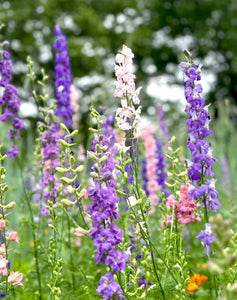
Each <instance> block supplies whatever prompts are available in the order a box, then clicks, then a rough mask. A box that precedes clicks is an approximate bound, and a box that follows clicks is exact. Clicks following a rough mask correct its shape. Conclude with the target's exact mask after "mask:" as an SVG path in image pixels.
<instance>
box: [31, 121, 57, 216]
mask: <svg viewBox="0 0 237 300" xmlns="http://www.w3.org/2000/svg"><path fill="white" fill-rule="evenodd" d="M58 131H59V126H58V124H57V123H54V124H52V125H51V127H50V128H49V130H48V131H45V132H44V133H43V134H42V136H41V137H40V138H39V140H40V141H41V155H42V161H40V162H39V164H41V165H42V166H43V176H42V184H37V185H36V187H35V192H36V193H35V194H34V196H33V198H32V200H33V201H38V200H39V199H40V198H41V194H42V195H43V197H44V199H45V203H43V205H42V207H41V214H42V215H45V216H48V215H49V211H48V209H47V208H46V205H47V203H48V201H49V200H50V201H52V202H53V203H54V204H55V205H57V203H56V200H57V195H58V188H59V186H61V183H59V182H57V179H56V177H55V173H56V171H55V169H56V167H57V166H58V163H59V160H58V158H57V156H58V154H59V140H60V137H59V135H58Z"/></svg>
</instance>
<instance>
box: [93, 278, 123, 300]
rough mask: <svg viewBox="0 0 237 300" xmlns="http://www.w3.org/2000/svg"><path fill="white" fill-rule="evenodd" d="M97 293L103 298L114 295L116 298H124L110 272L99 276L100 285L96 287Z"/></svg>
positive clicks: (119, 299)
mask: <svg viewBox="0 0 237 300" xmlns="http://www.w3.org/2000/svg"><path fill="white" fill-rule="evenodd" d="M97 293H98V294H99V295H102V296H103V297H104V298H103V299H104V300H111V299H112V297H114V296H115V298H113V299H116V300H124V299H125V297H124V296H123V295H122V290H121V287H120V286H119V285H118V284H117V283H116V282H115V281H114V276H113V274H112V273H107V274H106V275H105V276H103V277H101V279H100V285H99V286H98V288H97Z"/></svg>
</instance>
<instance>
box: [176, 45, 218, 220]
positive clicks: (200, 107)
mask: <svg viewBox="0 0 237 300" xmlns="http://www.w3.org/2000/svg"><path fill="white" fill-rule="evenodd" d="M185 53H186V55H188V52H187V51H186V52H185ZM188 59H189V62H182V63H180V68H181V70H182V71H183V75H184V86H185V97H186V100H187V106H186V109H185V112H186V113H187V114H188V116H189V119H188V120H187V122H186V124H187V125H188V130H187V132H188V135H189V136H188V143H187V146H188V148H189V149H190V151H191V155H192V161H188V167H189V170H188V176H189V177H190V178H191V180H192V181H193V186H192V191H191V192H190V198H191V197H193V198H194V199H195V200H197V199H198V198H201V197H202V199H203V204H202V206H203V207H205V209H207V210H214V211H217V210H218V207H219V206H220V202H219V201H218V200H217V197H218V193H217V192H216V191H214V190H213V188H210V180H211V179H206V178H208V177H209V178H213V177H214V172H213V167H212V163H213V162H216V161H217V160H216V158H214V157H213V156H212V148H211V147H210V145H209V143H208V142H207V141H205V138H206V137H207V136H209V135H212V134H213V132H212V131H211V130H210V129H209V122H210V115H209V112H208V106H205V100H204V99H203V98H202V97H201V93H202V86H201V84H200V80H201V67H202V65H199V66H197V65H195V64H194V63H192V62H191V58H190V57H188ZM204 179H205V181H204V183H203V184H202V185H200V182H201V180H202V182H203V180H204ZM210 190H211V195H210V193H209V192H210ZM206 221H207V220H206Z"/></svg>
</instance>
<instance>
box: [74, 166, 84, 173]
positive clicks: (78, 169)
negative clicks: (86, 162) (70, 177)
mask: <svg viewBox="0 0 237 300" xmlns="http://www.w3.org/2000/svg"><path fill="white" fill-rule="evenodd" d="M83 169H84V166H83V165H80V166H78V167H77V168H76V169H75V170H73V171H74V172H76V173H81V172H82V171H83Z"/></svg>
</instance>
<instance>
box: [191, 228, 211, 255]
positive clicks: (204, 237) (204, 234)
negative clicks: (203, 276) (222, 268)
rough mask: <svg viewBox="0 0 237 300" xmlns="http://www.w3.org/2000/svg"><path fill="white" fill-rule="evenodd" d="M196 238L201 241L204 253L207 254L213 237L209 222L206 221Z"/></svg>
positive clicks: (209, 251)
mask: <svg viewBox="0 0 237 300" xmlns="http://www.w3.org/2000/svg"><path fill="white" fill-rule="evenodd" d="M196 238H197V239H199V240H200V241H201V242H202V245H203V246H204V247H205V249H204V252H205V254H208V255H209V254H210V253H211V244H212V242H213V241H214V239H215V236H214V233H213V231H212V227H211V224H209V223H206V224H205V230H201V231H200V232H199V234H198V235H197V236H196Z"/></svg>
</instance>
